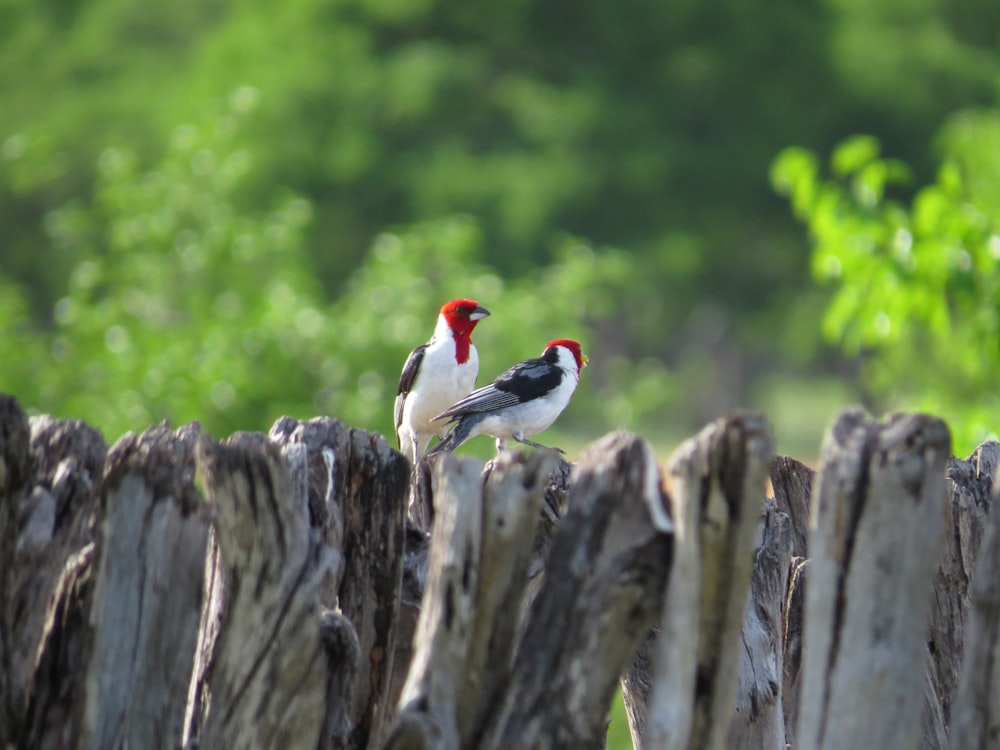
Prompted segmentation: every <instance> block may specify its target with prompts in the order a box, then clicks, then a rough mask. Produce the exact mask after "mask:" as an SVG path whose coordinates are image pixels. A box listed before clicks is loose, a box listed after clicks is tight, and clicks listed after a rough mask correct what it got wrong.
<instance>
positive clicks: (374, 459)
mask: <svg viewBox="0 0 1000 750" xmlns="http://www.w3.org/2000/svg"><path fill="white" fill-rule="evenodd" d="M270 437H271V439H272V440H275V441H277V442H279V444H285V443H298V442H301V443H303V444H304V445H306V447H307V449H308V451H309V467H310V472H309V473H310V508H313V507H315V506H319V505H323V506H325V508H326V515H327V518H328V519H329V520H328V521H327V522H326V523H325V524H324V525H322V526H316V524H315V523H314V526H316V527H317V528H321V529H325V530H324V531H322V535H323V538H324V539H325V541H326V542H327V545H328V546H329V547H330V548H332V549H333V550H338V551H339V552H340V553H341V554H342V556H343V566H342V572H341V573H339V574H338V575H337V577H336V579H335V581H334V584H335V586H334V588H333V594H334V595H335V601H331V600H330V598H331V597H329V596H328V595H327V594H325V593H324V596H323V603H324V604H325V605H326V606H328V607H332V606H337V607H338V608H339V610H340V612H341V613H343V614H344V616H346V617H347V618H348V619H349V620H350V621H351V622H352V623H353V624H354V627H355V630H356V631H357V636H358V645H359V648H360V652H361V661H360V663H359V665H358V670H357V676H356V678H355V685H354V690H353V691H352V695H353V701H352V708H351V721H352V723H353V725H354V729H353V731H352V736H351V743H350V746H351V747H355V748H363V747H367V746H373V747H375V746H378V745H379V744H381V736H382V733H383V732H384V731H385V729H386V727H387V725H388V723H389V720H390V718H391V715H392V710H393V708H394V703H393V701H392V695H391V690H392V676H393V673H394V660H395V657H396V644H397V640H398V636H397V627H398V625H399V620H400V618H399V606H400V594H401V586H402V578H403V557H404V543H405V539H406V500H407V494H408V488H409V482H410V464H409V462H408V461H407V460H406V458H405V457H404V456H403V455H402V454H400V453H398V452H397V451H395V450H393V449H392V448H390V447H389V444H388V443H387V442H386V441H385V439H384V438H383V437H382V436H381V435H378V434H376V433H368V432H365V431H364V430H359V429H355V428H350V427H346V426H345V425H344V424H343V423H342V422H340V421H339V420H336V419H330V418H325V417H323V418H317V419H312V420H309V421H308V422H299V421H297V420H294V419H291V418H288V417H284V418H282V419H280V420H278V422H276V423H275V425H274V427H272V428H271V433H270ZM314 498H315V499H314ZM321 499H322V502H321ZM313 515H314V516H315V515H317V514H316V513H315V512H314V513H313ZM323 590H324V592H326V590H327V589H326V587H325V585H324V589H323Z"/></svg>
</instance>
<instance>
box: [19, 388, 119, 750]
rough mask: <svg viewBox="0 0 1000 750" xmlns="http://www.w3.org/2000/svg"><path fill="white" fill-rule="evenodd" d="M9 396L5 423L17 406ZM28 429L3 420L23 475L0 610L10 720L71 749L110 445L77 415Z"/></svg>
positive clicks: (23, 732) (24, 735)
mask: <svg viewBox="0 0 1000 750" xmlns="http://www.w3.org/2000/svg"><path fill="white" fill-rule="evenodd" d="M7 403H8V407H9V409H10V410H8V411H7V412H6V416H5V418H4V419H5V421H6V420H7V419H9V417H10V415H12V414H13V411H14V407H13V405H11V402H7ZM14 403H16V402H14ZM22 427H23V425H22ZM27 427H28V430H27V431H25V430H23V429H16V430H15V431H13V432H11V431H10V430H8V429H7V428H5V435H6V436H7V438H9V439H14V438H15V436H16V439H17V440H20V441H23V442H22V447H21V449H18V453H20V452H21V451H22V450H27V452H28V462H27V466H26V468H27V469H28V475H27V477H26V483H24V484H23V485H22V490H21V492H20V493H19V494H17V496H16V497H15V498H13V499H14V501H15V502H16V503H17V506H16V509H17V521H16V530H15V533H16V534H17V536H16V545H15V547H14V550H13V564H12V566H10V568H7V574H8V575H9V578H8V583H9V588H8V596H7V597H6V598H7V602H6V607H5V611H6V617H0V620H6V622H7V624H8V625H9V628H10V629H9V635H10V641H9V642H10V645H11V655H10V656H11V664H10V670H9V672H7V673H6V674H7V675H8V677H9V679H10V680H11V683H10V684H11V704H10V705H11V707H12V709H13V712H14V714H15V715H14V716H13V717H12V718H11V721H10V723H9V724H7V727H8V730H9V731H10V734H11V736H13V737H14V739H15V740H16V742H15V744H17V745H18V746H22V747H75V746H76V743H77V741H78V736H79V732H80V729H81V726H80V722H81V720H82V716H83V709H82V705H83V700H82V699H83V696H84V685H85V677H86V669H85V667H86V663H87V658H88V655H89V644H90V635H91V629H90V626H89V624H88V623H87V618H88V614H89V607H90V598H89V597H90V593H91V591H92V577H91V571H90V569H89V566H90V563H91V560H92V552H93V549H92V542H93V539H94V532H93V528H94V525H95V522H96V520H97V518H98V517H99V508H98V502H97V497H98V493H99V492H100V488H101V480H102V474H103V465H104V457H105V454H106V453H107V445H106V444H105V442H104V438H103V437H102V436H101V434H100V433H99V432H98V431H97V430H95V429H93V428H91V427H89V426H87V425H86V424H84V423H83V422H81V421H80V420H71V419H67V420H57V419H53V418H51V417H48V416H41V417H32V418H31V419H30V420H28V424H27ZM7 508H8V511H9V509H10V505H7ZM6 538H7V539H8V541H9V539H10V537H9V536H7V537H6ZM8 550H9V548H8ZM5 554H9V551H8V552H7V553H5ZM5 568H6V566H5Z"/></svg>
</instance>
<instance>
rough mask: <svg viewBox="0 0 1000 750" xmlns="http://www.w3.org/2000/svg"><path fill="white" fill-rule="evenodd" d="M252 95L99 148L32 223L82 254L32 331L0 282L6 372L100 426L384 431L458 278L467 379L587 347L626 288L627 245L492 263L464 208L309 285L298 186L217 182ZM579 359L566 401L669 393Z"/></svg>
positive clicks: (647, 367)
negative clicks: (283, 420)
mask: <svg viewBox="0 0 1000 750" xmlns="http://www.w3.org/2000/svg"><path fill="white" fill-rule="evenodd" d="M253 103H254V96H253V92H252V91H248V90H240V91H238V92H236V94H235V95H234V96H233V97H232V100H231V106H230V108H229V110H228V111H227V112H226V113H224V114H223V115H221V116H220V117H218V118H216V119H213V120H211V121H209V122H208V123H206V124H205V125H202V126H193V125H187V126H183V127H180V128H178V129H177V130H176V131H175V133H174V136H173V138H172V139H171V145H170V148H169V150H168V152H167V154H166V155H165V156H164V157H163V159H162V160H161V161H160V163H158V164H157V165H156V166H155V167H154V168H153V169H150V170H143V169H140V168H139V166H138V162H137V159H136V157H135V155H134V154H132V153H130V152H128V151H125V150H121V149H111V148H109V149H107V150H105V152H104V153H102V154H101V156H100V165H99V171H100V183H99V190H98V193H97V197H96V200H95V202H94V204H92V205H81V204H78V203H71V204H68V205H67V206H65V207H64V208H62V209H59V210H57V211H55V212H53V213H52V214H51V216H50V217H49V220H48V222H47V229H48V233H49V236H50V241H51V242H52V243H53V244H54V245H56V246H58V247H60V248H62V249H64V250H65V251H66V252H68V253H71V254H72V255H73V256H74V257H77V258H80V260H79V262H78V263H77V265H76V267H75V268H74V270H73V272H72V274H71V276H70V279H69V283H68V288H67V289H66V291H65V294H64V295H63V296H62V297H61V298H60V299H59V300H58V301H57V302H56V304H55V310H54V316H53V317H54V330H53V331H51V333H49V334H42V332H33V331H32V330H31V328H32V326H31V321H30V317H29V316H28V315H27V312H26V310H25V309H24V306H23V304H21V302H20V295H19V294H17V293H16V289H13V288H12V291H11V294H10V295H8V296H5V298H4V299H5V302H4V304H5V309H4V310H3V312H5V313H6V316H7V318H8V319H10V320H12V321H14V322H15V323H16V327H15V329H14V330H15V332H18V331H19V332H21V333H20V335H17V336H14V337H11V338H8V339H6V340H4V341H3V342H2V343H0V361H9V362H18V363H20V364H21V367H20V368H19V369H18V370H16V371H15V370H10V371H7V372H5V373H4V380H5V386H4V387H6V388H7V389H9V390H12V391H13V392H15V393H17V394H18V395H19V396H20V397H21V398H22V399H24V400H25V402H26V404H27V405H29V406H30V407H33V408H36V409H41V410H45V411H51V412H54V413H57V414H71V415H75V416H80V417H83V418H85V419H87V420H89V421H91V422H92V423H93V424H95V425H98V426H100V427H102V428H103V429H104V430H105V431H106V432H108V434H109V435H112V436H116V435H117V434H119V433H120V432H122V431H124V430H127V429H132V430H138V429H142V428H144V427H145V426H146V425H147V424H149V423H150V422H151V421H155V420H159V419H164V418H169V419H171V420H173V421H175V422H182V421H188V420H192V419H200V420H202V421H203V423H204V424H205V426H206V427H207V428H208V429H209V430H210V431H211V432H214V433H216V434H225V433H227V432H229V431H232V430H235V429H266V428H267V427H268V426H269V424H270V422H271V420H273V419H274V418H276V417H277V416H279V415H281V414H285V413H290V414H293V415H296V416H300V417H306V416H311V415H312V414H314V413H325V414H331V415H334V416H337V417H339V418H342V419H344V420H345V421H347V422H348V423H350V424H353V425H357V426H361V427H366V428H368V429H378V430H380V431H382V432H383V433H385V434H388V435H392V429H393V428H392V420H391V414H392V402H393V399H394V397H395V394H396V390H395V389H396V384H397V380H398V376H399V372H400V370H401V368H402V364H403V362H404V361H405V359H406V356H407V355H408V353H409V351H410V349H412V348H413V347H414V346H416V345H417V344H419V343H423V342H424V341H426V340H427V339H428V338H429V336H430V334H431V332H432V331H433V328H434V322H435V318H436V316H437V309H438V308H439V307H440V305H441V304H442V302H443V301H445V300H447V299H449V298H452V297H458V296H470V297H475V298H477V299H479V300H480V301H482V302H483V303H484V304H486V305H487V306H488V307H489V308H490V309H491V311H492V312H493V317H492V318H490V319H488V320H487V321H486V322H485V323H484V324H483V325H482V326H481V327H480V328H479V330H478V331H477V334H476V339H477V342H478V345H479V347H480V349H481V352H482V354H481V362H482V368H481V372H482V375H481V378H480V380H481V382H485V381H487V380H489V379H492V378H493V377H495V375H497V374H498V373H499V372H500V371H501V370H503V369H504V368H506V367H508V366H509V365H511V364H513V363H514V362H516V361H518V360H521V359H525V358H527V357H533V356H537V355H538V354H540V353H541V351H542V349H543V347H544V345H545V343H547V342H548V341H549V340H551V339H554V338H563V337H574V338H578V339H580V340H581V341H582V342H583V343H584V346H585V348H589V347H590V346H591V341H590V339H591V338H592V337H591V335H590V333H589V331H590V329H591V327H592V326H593V325H596V323H595V321H597V320H604V319H607V318H609V317H614V316H615V315H616V314H618V313H619V312H620V311H621V308H623V307H628V305H629V300H628V298H627V293H628V290H629V289H630V288H631V285H632V267H631V264H630V262H629V259H628V256H627V255H626V254H625V253H623V252H621V251H618V250H614V249H604V250H594V249H592V248H590V247H588V246H587V245H586V244H585V243H583V242H581V241H580V240H577V239H574V238H569V237H566V238H564V239H563V240H561V241H560V243H559V245H558V246H557V247H556V248H555V249H554V250H553V252H552V255H553V257H554V259H555V260H554V262H553V263H552V264H550V265H549V266H546V267H543V268H540V269H538V270H536V271H534V272H532V273H530V274H527V275H525V276H523V277H520V278H516V279H513V280H508V281H504V280H503V279H502V278H501V276H500V275H499V273H498V271H497V269H496V268H494V267H493V266H492V265H491V264H490V263H488V262H487V261H486V259H485V255H486V253H485V249H484V240H483V235H482V231H481V228H480V226H479V225H478V224H477V222H475V221H474V220H473V219H472V218H471V217H469V216H462V215H459V216H453V217H448V218H443V219H438V220H433V221H427V222H421V223H418V224H414V225H410V226H406V227H401V228H400V230H399V231H398V232H395V233H390V232H385V233H383V234H381V235H380V236H379V237H378V238H377V239H376V240H375V242H374V244H373V246H372V248H371V252H370V254H369V256H368V258H367V259H366V261H365V263H364V264H363V265H361V266H360V267H359V268H358V269H357V270H356V271H355V272H354V273H353V274H352V275H351V276H350V278H349V279H348V280H347V282H346V283H345V285H344V293H343V294H342V295H341V296H340V297H339V298H338V299H337V300H336V301H335V302H334V303H333V304H331V305H327V304H324V303H322V302H321V301H320V299H321V294H320V289H319V284H318V283H317V282H316V280H315V277H314V275H313V274H312V273H310V270H309V263H308V262H307V260H306V258H305V257H304V252H303V243H302V236H303V231H304V230H305V228H306V227H307V226H308V223H309V221H310V219H311V215H312V210H311V206H310V204H309V203H308V202H307V201H305V200H304V199H302V198H299V197H295V196H287V197H285V198H282V199H280V200H277V201H276V208H275V209H273V210H272V211H270V212H269V213H268V214H266V215H265V216H264V217H262V218H256V217H255V216H253V215H251V214H249V213H247V212H246V211H245V210H243V209H241V208H240V206H239V204H238V202H237V201H236V200H235V199H234V194H235V193H236V192H238V188H239V186H240V185H241V184H242V183H243V182H244V181H245V180H246V179H247V178H248V175H250V174H251V172H252V168H253V164H254V157H253V155H252V154H251V153H250V152H249V151H248V150H246V149H243V148H240V147H238V145H236V144H237V143H238V140H239V137H238V136H239V131H240V125H241V121H242V120H243V118H244V117H245V115H246V113H247V112H248V111H249V110H250V109H252V107H253ZM332 249H335V248H332ZM31 334H33V335H31ZM41 341H45V344H44V345H42V344H41V343H39V342H41ZM21 347H23V351H20V352H19V348H21ZM15 353H17V354H15ZM595 361H596V362H597V364H596V366H595V367H594V368H593V369H591V370H588V371H587V372H586V373H585V376H584V380H583V383H584V384H583V386H582V387H581V393H583V394H586V395H584V396H582V397H581V398H580V399H578V402H580V403H581V405H580V406H579V407H577V408H575V409H573V410H572V411H573V416H574V417H575V418H576V419H577V420H586V421H589V422H590V423H592V424H593V423H604V424H608V423H614V422H621V421H633V420H634V419H640V418H641V417H643V416H645V415H650V414H653V413H655V412H656V411H658V410H659V409H661V408H662V407H663V405H664V404H665V403H668V402H669V401H670V400H671V399H672V398H675V397H676V395H677V394H676V391H675V390H673V389H671V387H670V377H669V375H668V374H667V372H666V369H665V368H664V367H663V365H662V364H659V363H657V362H655V361H644V362H641V363H640V364H639V365H638V366H636V367H634V368H633V369H632V371H630V365H629V363H628V361H627V360H626V359H625V358H622V357H618V358H612V359H610V361H608V362H602V361H601V359H600V358H599V357H598V358H595ZM39 371H44V372H45V373H46V377H45V378H37V377H34V373H37V372H39ZM621 380H624V382H627V383H629V387H626V388H621V387H619V386H618V382H619V381H621ZM571 418H573V417H571Z"/></svg>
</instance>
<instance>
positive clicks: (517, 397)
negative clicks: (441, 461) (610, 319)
mask: <svg viewBox="0 0 1000 750" xmlns="http://www.w3.org/2000/svg"><path fill="white" fill-rule="evenodd" d="M586 365H587V357H586V356H584V355H583V353H582V352H581V351H580V344H579V343H578V342H576V341H573V340H572V339H556V340H555V341H550V342H549V343H548V344H547V345H546V346H545V351H544V352H542V356H541V357H538V358H536V359H527V360H525V361H524V362H518V363H517V364H516V365H514V366H513V367H511V368H510V369H508V370H506V371H505V372H504V373H502V374H501V375H500V376H499V377H498V378H497V379H496V380H494V381H493V382H492V383H490V384H489V385H487V386H483V387H482V388H479V389H477V390H475V391H473V392H472V393H470V394H469V395H468V396H466V397H465V398H463V399H462V400H461V401H459V402H457V403H456V404H454V405H452V406H451V407H450V408H449V409H447V410H446V411H444V412H442V413H441V414H439V415H438V416H436V417H435V418H434V420H435V421H442V422H444V421H445V420H447V421H446V422H445V423H446V424H451V423H456V424H455V429H454V430H452V431H451V433H450V434H449V435H448V436H447V437H445V438H444V439H443V440H442V441H441V442H440V443H438V445H437V446H435V448H434V450H433V451H432V452H437V451H453V450H455V449H456V448H458V446H460V445H462V443H464V442H465V441H467V440H470V439H471V438H474V437H476V436H477V435H490V436H491V437H493V438H496V441H497V442H496V445H497V450H498V451H500V450H503V448H504V447H506V441H507V440H514V441H516V442H518V443H524V444H525V445H532V446H534V447H536V448H544V447H546V446H544V445H541V444H540V443H536V442H533V441H531V440H528V436H529V435H534V434H536V433H539V432H541V431H542V430H544V429H546V428H548V427H549V426H550V425H551V424H552V423H553V422H555V421H556V418H557V417H558V416H559V415H560V414H562V412H563V409H565V408H566V406H567V405H568V404H569V400H570V398H572V396H573V392H574V391H575V390H576V386H577V383H579V382H580V371H581V370H582V369H583V368H584V367H586ZM556 450H559V449H558V448H557V449H556Z"/></svg>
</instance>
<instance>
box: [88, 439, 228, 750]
mask: <svg viewBox="0 0 1000 750" xmlns="http://www.w3.org/2000/svg"><path fill="white" fill-rule="evenodd" d="M198 439H199V434H198V431H197V429H196V428H195V429H191V428H189V429H186V430H182V431H179V432H178V433H176V434H175V433H172V432H171V431H170V430H169V429H168V428H167V427H165V426H158V427H151V428H149V429H148V430H146V431H145V432H144V433H143V434H142V435H140V436H135V435H133V434H129V435H126V436H125V437H123V438H122V439H121V440H119V441H118V443H116V444H115V446H114V447H113V448H112V449H111V452H110V453H109V455H108V459H107V470H106V472H105V478H104V484H103V487H104V491H103V496H102V505H103V512H102V514H101V516H102V521H101V526H100V533H99V535H98V541H97V547H96V549H97V558H96V570H95V583H94V593H93V604H92V607H91V615H90V618H91V623H92V626H93V629H94V637H93V645H92V650H91V657H90V661H89V666H88V682H87V684H88V689H87V695H86V707H85V722H84V727H83V739H82V741H81V745H80V746H81V747H83V748H94V749H95V750H98V749H99V748H110V747H175V746H178V745H179V744H180V741H181V734H182V731H183V721H184V707H185V698H186V693H187V686H188V684H189V682H190V679H191V669H192V665H193V659H192V655H193V653H194V648H195V644H196V642H197V635H198V619H199V613H200V609H201V597H202V579H203V574H202V571H203V566H204V560H205V544H206V540H207V537H208V524H209V518H208V512H207V510H206V508H205V507H204V503H203V501H202V499H201V497H200V495H199V494H198V492H197V490H196V489H195V487H194V475H195V466H194V451H195V446H196V444H197V441H198Z"/></svg>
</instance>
